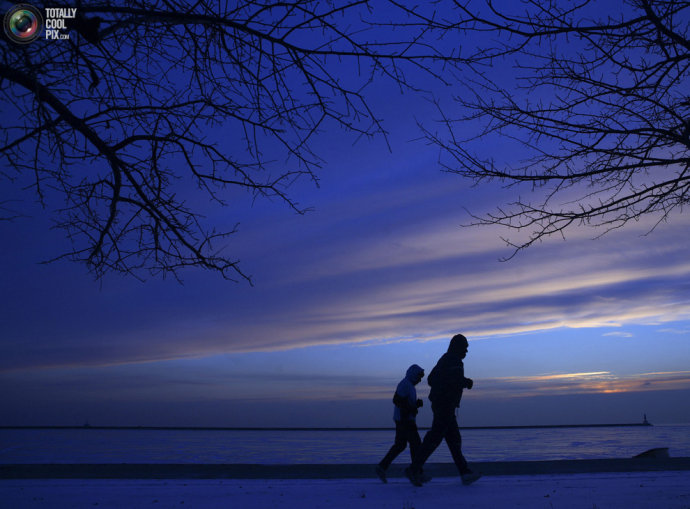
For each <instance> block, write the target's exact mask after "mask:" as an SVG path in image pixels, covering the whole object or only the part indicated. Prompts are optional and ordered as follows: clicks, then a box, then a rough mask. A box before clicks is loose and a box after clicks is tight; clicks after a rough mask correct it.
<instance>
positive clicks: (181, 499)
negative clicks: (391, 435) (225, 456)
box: [0, 471, 690, 509]
mask: <svg viewBox="0 0 690 509" xmlns="http://www.w3.org/2000/svg"><path fill="white" fill-rule="evenodd" d="M440 507H443V508H446V507H447V508H452V507H462V508H463V509H470V508H476V509H485V508H486V509H489V508H491V509H495V508H514V507H515V508H530V509H532V508H536V509H539V508H544V509H576V508H577V509H612V508H620V509H637V508H640V509H642V508H649V509H652V508H653V509H658V508H664V509H688V508H690V471H683V472H676V471H666V472H629V473H600V474H587V473H582V474H569V475H533V476H524V475H523V476H491V477H484V478H482V479H480V480H479V481H478V482H477V483H475V484H474V485H472V486H463V485H462V484H461V483H460V481H459V479H458V478H455V477H453V478H450V477H442V478H438V479H434V480H432V481H431V482H430V483H428V484H427V485H425V486H424V487H422V488H415V487H414V486H412V485H411V484H410V483H409V482H408V481H407V480H405V479H401V478H395V479H391V480H390V481H389V483H388V484H382V483H381V482H379V481H378V480H377V479H334V480H316V479H299V480H284V479H277V480H276V479H271V480H266V479H248V480H247V479H242V480H235V479H222V480H221V479H213V480H208V479H207V480H182V479H180V480H178V479H174V480H138V479H135V480H129V479H128V480H78V479H64V480H60V479H45V480H44V479H32V480H0V508H2V509H33V508H50V509H63V508H98V509H110V508H112V509H120V508H128V509H137V508H160V509H167V508H184V509H190V508H202V509H210V508H228V509H243V508H249V509H268V508H306V509H312V508H314V509H315V508H324V509H326V508H328V509H366V508H376V509H426V508H430V509H431V508H433V509H437V508H440Z"/></svg>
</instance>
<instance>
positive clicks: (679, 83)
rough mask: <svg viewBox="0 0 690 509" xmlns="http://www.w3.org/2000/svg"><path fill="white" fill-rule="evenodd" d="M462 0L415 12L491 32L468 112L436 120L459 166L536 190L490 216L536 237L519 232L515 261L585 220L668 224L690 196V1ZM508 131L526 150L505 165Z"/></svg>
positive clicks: (433, 137) (607, 225)
mask: <svg viewBox="0 0 690 509" xmlns="http://www.w3.org/2000/svg"><path fill="white" fill-rule="evenodd" d="M456 7H457V11H456V14H457V15H456V16H455V17H453V18H447V19H446V20H442V19H441V20H439V19H436V18H434V19H432V18H430V17H428V16H426V17H425V16H423V15H421V14H420V13H419V12H416V11H414V10H412V11H411V13H412V14H413V15H415V16H416V19H417V22H418V23H419V24H420V25H423V26H428V27H429V28H430V29H434V30H446V31H449V32H452V31H458V30H462V31H465V32H466V33H470V34H473V36H474V37H475V39H476V40H477V49H476V51H475V52H474V53H473V54H472V55H470V56H469V60H470V61H471V62H473V63H474V67H473V69H474V71H475V72H474V74H472V75H471V76H466V78H465V79H464V80H463V82H462V85H463V89H462V91H461V92H460V93H458V94H457V105H458V106H460V108H459V111H461V112H463V113H461V114H460V116H459V117H452V116H451V115H450V114H449V113H448V112H447V111H445V110H444V109H443V108H440V107H439V111H440V113H441V116H442V121H441V124H442V125H443V126H444V129H442V130H441V133H439V132H437V131H432V130H430V129H429V128H428V126H426V129H425V135H426V137H427V139H428V140H429V141H430V142H431V143H433V144H436V145H438V146H439V147H440V148H441V164H442V165H443V167H444V168H445V169H446V170H447V171H449V172H452V173H457V174H459V175H462V176H463V177H466V178H468V179H470V180H472V181H473V182H475V183H481V182H485V181H497V182H501V183H503V184H504V185H507V186H515V191H516V192H518V191H520V189H522V187H521V186H522V185H526V186H528V188H529V189H530V190H531V191H532V192H530V193H529V194H530V195H531V196H533V198H532V199H531V200H523V199H520V198H518V199H517V201H515V202H513V203H511V204H509V205H506V206H503V207H500V208H498V209H497V210H496V212H494V213H491V214H489V215H486V216H482V217H476V216H475V220H476V224H483V225H486V224H493V225H502V226H505V227H508V228H510V229H514V230H518V231H523V232H526V233H527V236H526V237H522V236H521V235H518V239H519V240H514V239H511V240H508V239H506V240H507V242H508V243H509V244H510V245H512V246H513V247H514V248H515V251H514V252H513V255H514V254H515V253H516V252H518V251H519V250H521V249H523V248H526V247H528V246H530V245H532V244H533V243H534V242H536V241H538V240H541V239H543V238H545V237H548V236H550V235H553V234H558V235H563V234H564V232H565V230H566V229H568V228H569V227H571V226H574V225H589V226H593V227H598V228H601V229H602V231H603V233H606V232H608V231H610V230H611V229H615V228H619V227H622V226H624V225H626V224H627V223H628V222H629V221H631V220H639V219H641V218H643V217H644V216H649V217H653V218H654V220H655V221H656V222H655V224H658V222H659V221H664V220H666V219H667V218H668V216H669V214H670V213H671V212H672V211H674V210H681V209H682V208H683V206H685V205H687V204H688V200H689V199H690V79H689V78H690V74H689V68H690V2H687V1H679V0H629V1H626V2H620V3H618V2H610V3H607V4H601V3H600V2H593V1H588V0H581V1H579V2H571V1H560V0H559V1H555V0H552V1H547V2H543V1H538V0H528V1H523V2H520V3H504V4H502V6H501V7H498V6H497V3H494V2H492V1H490V0H486V2H482V3H480V4H478V3H462V4H461V3H456ZM507 68H512V72H513V73H514V78H515V79H514V80H509V79H508V74H509V73H506V71H505V70H506V69H507ZM468 132H469V134H467V133H468ZM463 133H465V134H463ZM496 136H498V138H496ZM501 139H503V140H505V141H506V143H512V144H513V145H511V146H515V142H516V141H517V142H518V143H519V144H520V146H521V148H520V149H519V150H521V151H523V154H522V155H523V156H524V157H522V158H519V157H516V156H515V152H513V153H511V156H510V158H509V159H507V160H506V159H504V160H497V159H500V155H497V152H500V151H496V150H495V147H496V146H497V144H499V143H500V140H501ZM478 142H481V145H480V146H479V143H478ZM520 159H521V160H522V162H519V161H520ZM537 190H538V191H539V192H536V193H534V191H537ZM534 196H537V198H534Z"/></svg>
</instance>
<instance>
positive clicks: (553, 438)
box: [0, 425, 690, 464]
mask: <svg viewBox="0 0 690 509" xmlns="http://www.w3.org/2000/svg"><path fill="white" fill-rule="evenodd" d="M424 433H425V431H424V430H420V434H421V435H422V436H423V435H424ZM461 433H462V437H463V452H464V454H465V456H466V457H467V459H468V461H511V460H558V459H596V458H626V457H631V456H634V455H636V454H639V453H641V452H643V451H645V450H647V449H651V448H655V447H668V448H669V452H670V454H671V456H673V457H681V456H690V426H688V425H683V426H664V425H657V426H644V427H642V426H640V427H636V426H633V427H623V426H622V427H582V428H521V429H488V430H487V429H484V430H482V429H468V430H462V431H461ZM393 435H394V432H393V431H392V430H365V431H360V430H345V431H341V430H318V431H311V430H309V431H307V430H166V429H155V430H147V429H94V428H76V429H0V463H2V464H11V463H259V464H291V463H377V462H378V461H379V460H380V459H381V458H382V457H383V455H384V454H385V453H386V452H387V451H388V448H389V447H390V446H391V444H392V442H393ZM396 461H397V462H407V461H409V452H407V451H405V452H404V453H403V454H401V455H400V456H399V457H398V459H397V460H396ZM430 461H431V462H443V463H445V462H451V461H452V459H451V457H450V454H449V453H448V450H447V448H446V447H445V444H441V446H440V447H439V448H438V449H437V450H436V452H434V454H433V455H432V456H431V458H430Z"/></svg>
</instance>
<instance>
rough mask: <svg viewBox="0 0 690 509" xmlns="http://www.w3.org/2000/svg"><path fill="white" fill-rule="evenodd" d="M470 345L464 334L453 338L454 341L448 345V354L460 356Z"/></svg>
mask: <svg viewBox="0 0 690 509" xmlns="http://www.w3.org/2000/svg"><path fill="white" fill-rule="evenodd" d="M468 344H469V343H468V342H467V338H466V337H465V336H463V335H462V334H456V335H455V336H453V339H451V340H450V345H448V353H449V354H451V355H460V354H461V353H462V352H463V351H464V350H465V347H466V346H467V345H468Z"/></svg>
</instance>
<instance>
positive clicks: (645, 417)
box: [642, 414, 652, 426]
mask: <svg viewBox="0 0 690 509" xmlns="http://www.w3.org/2000/svg"><path fill="white" fill-rule="evenodd" d="M643 415H644V419H643V421H642V425H643V426H651V425H652V423H651V422H649V421H648V420H647V414H643Z"/></svg>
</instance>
